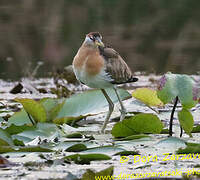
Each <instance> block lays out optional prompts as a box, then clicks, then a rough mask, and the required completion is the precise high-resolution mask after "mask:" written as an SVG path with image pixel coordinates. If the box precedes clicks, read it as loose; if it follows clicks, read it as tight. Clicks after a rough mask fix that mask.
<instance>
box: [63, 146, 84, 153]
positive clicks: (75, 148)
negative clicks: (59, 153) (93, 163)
mask: <svg viewBox="0 0 200 180" xmlns="http://www.w3.org/2000/svg"><path fill="white" fill-rule="evenodd" d="M86 149H87V146H86V145H84V144H74V145H72V146H70V147H69V148H67V149H66V150H65V151H67V152H81V151H84V150H86Z"/></svg>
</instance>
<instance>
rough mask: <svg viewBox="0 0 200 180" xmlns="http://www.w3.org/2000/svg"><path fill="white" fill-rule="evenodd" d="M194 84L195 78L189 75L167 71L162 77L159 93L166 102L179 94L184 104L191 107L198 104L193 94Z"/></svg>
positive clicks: (160, 97)
mask: <svg viewBox="0 0 200 180" xmlns="http://www.w3.org/2000/svg"><path fill="white" fill-rule="evenodd" d="M194 86H195V82H194V80H193V79H192V78H191V77H189V76H187V75H181V74H172V73H167V74H165V75H164V76H163V77H162V78H161V79H160V85H159V88H158V92H157V94H158V97H159V99H161V101H162V102H163V103H164V104H166V103H169V102H171V101H172V100H173V99H174V98H175V97H176V96H178V98H179V99H180V101H181V104H182V106H183V107H185V108H187V109H190V108H192V107H194V106H195V105H196V104H197V101H196V100H195V99H194V94H193V89H194Z"/></svg>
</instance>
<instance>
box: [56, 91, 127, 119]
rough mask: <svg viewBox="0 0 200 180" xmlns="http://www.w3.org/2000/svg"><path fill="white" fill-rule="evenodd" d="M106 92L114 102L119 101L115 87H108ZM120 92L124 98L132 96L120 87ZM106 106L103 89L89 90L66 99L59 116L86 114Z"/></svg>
mask: <svg viewBox="0 0 200 180" xmlns="http://www.w3.org/2000/svg"><path fill="white" fill-rule="evenodd" d="M106 92H107V93H108V95H109V97H110V98H111V99H112V101H113V102H114V103H116V102H118V99H117V96H116V94H115V92H114V89H106ZM118 92H119V95H120V97H121V99H122V100H124V99H128V98H130V97H131V95H130V94H129V93H128V91H126V90H124V89H118ZM106 106H108V102H107V101H106V99H105V97H104V95H103V93H102V92H101V90H96V89H95V90H89V91H86V92H83V93H80V94H76V95H73V96H71V97H70V98H68V99H66V101H65V104H64V105H63V107H62V109H61V111H60V112H59V114H58V116H57V118H63V117H79V116H84V115H87V114H91V112H94V111H96V110H98V109H100V108H103V107H106Z"/></svg>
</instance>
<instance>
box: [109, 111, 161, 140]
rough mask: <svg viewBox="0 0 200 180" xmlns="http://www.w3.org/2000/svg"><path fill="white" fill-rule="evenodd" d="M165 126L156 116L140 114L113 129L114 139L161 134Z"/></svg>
mask: <svg viewBox="0 0 200 180" xmlns="http://www.w3.org/2000/svg"><path fill="white" fill-rule="evenodd" d="M162 129H163V124H162V122H161V121H160V119H159V118H158V117H157V116H156V115H154V114H143V113H142V114H138V115H135V116H133V117H131V118H129V119H125V120H123V121H122V122H118V123H116V124H115V125H114V127H113V129H112V135H113V136H114V137H127V136H131V135H134V134H142V133H143V134H144V133H153V134H156V133H160V132H161V130H162Z"/></svg>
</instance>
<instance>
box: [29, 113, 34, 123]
mask: <svg viewBox="0 0 200 180" xmlns="http://www.w3.org/2000/svg"><path fill="white" fill-rule="evenodd" d="M27 114H28V118H29V119H30V121H31V123H32V124H33V125H35V121H34V120H33V119H32V117H31V115H30V114H29V113H27Z"/></svg>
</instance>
